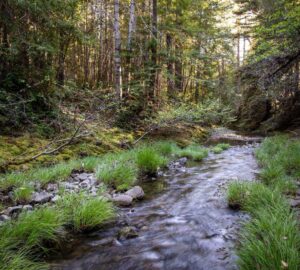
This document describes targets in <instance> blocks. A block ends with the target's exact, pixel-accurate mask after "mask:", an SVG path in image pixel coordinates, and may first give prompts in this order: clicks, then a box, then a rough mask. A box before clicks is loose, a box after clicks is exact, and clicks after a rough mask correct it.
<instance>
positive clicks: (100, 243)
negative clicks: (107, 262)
mask: <svg viewBox="0 0 300 270" xmlns="http://www.w3.org/2000/svg"><path fill="white" fill-rule="evenodd" d="M114 241H115V238H113V237H107V238H103V239H101V240H98V241H94V242H92V243H91V245H92V246H106V245H111V244H113V243H114Z"/></svg>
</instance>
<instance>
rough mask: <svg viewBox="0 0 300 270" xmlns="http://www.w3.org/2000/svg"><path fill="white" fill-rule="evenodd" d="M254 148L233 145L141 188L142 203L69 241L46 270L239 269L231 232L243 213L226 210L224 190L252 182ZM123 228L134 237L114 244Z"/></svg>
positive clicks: (237, 224) (252, 145)
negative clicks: (115, 220) (231, 184)
mask: <svg viewBox="0 0 300 270" xmlns="http://www.w3.org/2000/svg"><path fill="white" fill-rule="evenodd" d="M256 146H257V144H245V145H239V146H233V147H231V148H230V149H229V150H226V151H224V152H223V153H221V154H219V155H216V154H210V155H209V156H208V158H206V159H205V160H204V161H202V162H201V163H191V164H188V166H187V167H186V168H180V169H178V170H170V171H167V172H166V173H165V175H164V176H162V177H161V178H159V179H157V180H156V181H153V182H149V183H145V184H144V186H143V188H144V190H145V193H146V198H145V199H144V200H143V201H141V202H137V203H136V204H135V205H134V206H133V208H130V209H129V208H123V209H121V210H120V217H119V221H118V223H117V224H113V225H111V226H110V227H109V226H108V227H107V228H103V229H102V230H100V231H99V232H94V233H92V234H90V235H85V236H84V237H81V238H80V239H76V240H74V241H73V243H72V249H66V251H65V252H63V253H61V254H60V256H59V257H56V259H55V260H52V261H51V269H53V270H161V269H164V270H175V269H176V270H177V269H178V270H179V269H180V270H181V269H182V270H183V269H186V270H208V269H209V270H221V269H222V270H227V269H228V270H233V269H237V266H236V260H237V256H236V254H235V247H236V244H237V240H238V239H237V237H238V236H237V232H238V230H239V228H240V226H241V221H243V220H244V219H245V218H246V215H245V214H243V213H242V212H238V211H233V210H230V209H229V208H228V207H227V203H226V195H225V188H226V185H227V184H228V183H229V182H230V181H233V180H234V179H242V180H251V179H254V178H255V176H256V173H257V172H258V167H257V164H256V161H255V158H254V156H253V151H254V149H255V147H256ZM128 225H129V226H135V227H136V228H137V229H138V237H136V238H132V239H125V240H117V237H116V236H117V234H118V231H119V230H120V229H121V228H122V227H124V226H128Z"/></svg>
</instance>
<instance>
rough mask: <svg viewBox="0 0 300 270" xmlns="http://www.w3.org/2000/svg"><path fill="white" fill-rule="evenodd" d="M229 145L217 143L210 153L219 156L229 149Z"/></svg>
mask: <svg viewBox="0 0 300 270" xmlns="http://www.w3.org/2000/svg"><path fill="white" fill-rule="evenodd" d="M229 147H230V144H227V143H219V144H217V145H216V146H214V147H213V148H212V152H213V153H215V154H221V153H222V152H223V151H225V150H227V149H229Z"/></svg>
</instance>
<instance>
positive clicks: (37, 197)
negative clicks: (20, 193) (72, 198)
mask: <svg viewBox="0 0 300 270" xmlns="http://www.w3.org/2000/svg"><path fill="white" fill-rule="evenodd" d="M52 198H53V195H52V194H51V193H48V192H46V191H41V192H35V193H34V194H33V195H32V198H31V203H46V202H49V201H50V200H51V199H52Z"/></svg>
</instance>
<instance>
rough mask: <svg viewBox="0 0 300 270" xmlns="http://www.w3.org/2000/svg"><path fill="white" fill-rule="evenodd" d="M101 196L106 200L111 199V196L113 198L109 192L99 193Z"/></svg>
mask: <svg viewBox="0 0 300 270" xmlns="http://www.w3.org/2000/svg"><path fill="white" fill-rule="evenodd" d="M101 196H102V197H104V198H106V199H108V200H112V198H113V197H112V196H111V195H110V194H109V193H103V194H101Z"/></svg>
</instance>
